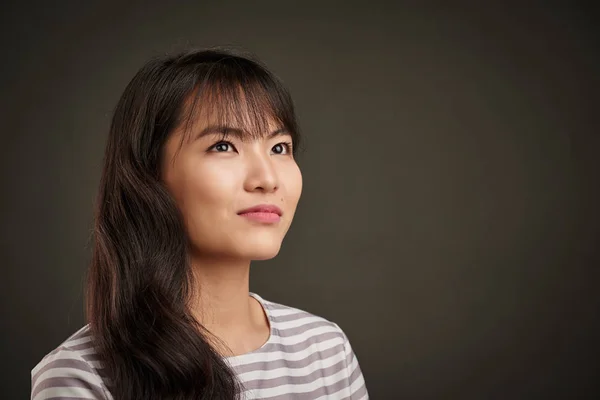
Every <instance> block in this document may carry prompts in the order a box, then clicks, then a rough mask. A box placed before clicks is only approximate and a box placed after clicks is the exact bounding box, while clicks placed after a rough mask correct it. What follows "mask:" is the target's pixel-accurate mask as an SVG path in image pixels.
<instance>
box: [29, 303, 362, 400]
mask: <svg viewBox="0 0 600 400" xmlns="http://www.w3.org/2000/svg"><path fill="white" fill-rule="evenodd" d="M250 295H251V296H252V297H254V298H255V299H256V300H258V301H259V302H260V304H261V305H262V306H263V309H264V311H265V314H266V315H267V318H268V319H269V323H270V326H271V334H270V336H269V339H268V340H267V342H266V343H264V344H263V345H262V346H261V347H260V348H258V349H256V350H254V351H251V352H249V353H245V354H241V355H237V356H232V357H225V358H224V359H225V360H226V361H227V363H228V364H229V365H230V366H231V368H232V369H233V370H234V371H235V373H236V375H237V376H238V378H239V380H240V382H241V383H242V384H243V386H244V388H245V391H244V392H243V394H242V398H243V399H247V400H251V399H270V400H275V399H277V400H280V399H299V400H308V399H311V400H312V399H347V400H368V398H369V395H368V393H367V388H366V386H365V380H364V377H363V374H362V372H361V369H360V366H359V364H358V359H357V357H356V355H355V353H354V351H353V350H352V347H351V346H350V342H349V340H348V337H347V336H346V335H345V333H344V332H343V331H342V330H341V329H340V327H339V326H338V325H337V324H336V323H334V322H330V321H328V320H326V319H325V318H322V317H318V316H316V315H313V314H311V313H308V312H306V311H302V310H300V309H297V308H293V307H288V306H284V305H282V304H277V303H274V302H271V301H268V300H265V299H263V298H262V297H261V296H259V295H258V294H256V293H252V292H251V293H250ZM67 398H68V399H105V400H113V396H112V395H111V393H110V391H109V390H108V385H107V380H106V376H105V374H104V373H103V371H102V366H101V363H100V361H99V360H98V356H97V354H96V353H95V351H94V348H93V346H92V344H91V337H90V330H89V325H85V326H84V327H83V328H81V329H80V330H78V331H77V332H75V333H74V334H73V335H71V336H70V337H69V338H68V339H67V340H65V341H64V342H63V343H62V344H61V345H60V346H58V347H57V348H56V349H55V350H54V351H52V352H50V353H49V354H47V355H46V356H45V357H44V358H43V359H42V360H41V361H40V362H39V363H38V364H37V365H36V366H35V367H34V368H33V370H32V371H31V399H32V400H46V399H67Z"/></svg>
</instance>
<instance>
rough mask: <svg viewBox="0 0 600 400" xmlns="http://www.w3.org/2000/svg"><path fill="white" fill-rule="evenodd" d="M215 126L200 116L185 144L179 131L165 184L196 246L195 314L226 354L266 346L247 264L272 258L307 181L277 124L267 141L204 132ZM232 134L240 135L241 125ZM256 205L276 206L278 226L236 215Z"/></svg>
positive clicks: (166, 154)
mask: <svg viewBox="0 0 600 400" xmlns="http://www.w3.org/2000/svg"><path fill="white" fill-rule="evenodd" d="M213 124H214V121H211V120H210V119H209V118H205V117H202V116H199V117H198V118H197V120H196V121H194V124H193V126H192V128H191V129H192V131H191V135H190V137H189V139H188V140H184V139H186V138H187V136H185V133H184V132H183V130H182V129H179V130H176V131H175V132H173V134H172V135H171V137H170V138H169V139H168V141H167V142H166V144H165V146H164V148H163V160H165V161H164V162H163V165H162V179H163V181H164V184H165V185H166V187H167V189H168V190H169V192H170V193H171V195H172V196H173V198H174V199H175V201H176V203H177V205H178V207H179V209H180V210H181V212H182V214H183V217H184V221H185V225H186V229H187V233H188V235H189V238H190V242H191V245H192V246H191V247H192V250H191V254H190V259H191V266H192V270H193V272H194V276H195V280H196V282H195V285H194V287H195V288H196V289H197V290H196V292H195V294H194V296H193V297H192V299H191V301H190V309H191V310H192V313H193V315H194V316H195V317H196V318H197V319H198V321H199V322H200V323H201V324H202V325H203V326H204V327H205V328H206V329H207V330H208V331H209V332H210V333H212V334H213V335H215V336H216V338H218V339H219V340H220V341H222V342H223V344H224V345H225V346H224V347H223V346H222V344H221V343H218V342H215V343H214V344H215V345H216V346H217V347H218V348H220V350H219V351H221V352H222V353H223V354H224V355H238V354H244V353H247V352H249V351H252V350H255V349H257V348H259V347H261V346H262V345H263V344H264V343H265V342H266V341H267V340H268V338H269V335H270V327H269V322H268V319H267V318H266V315H265V313H264V310H263V309H262V306H261V305H260V304H259V303H258V301H256V300H255V299H254V298H252V297H251V296H250V295H249V276H250V262H251V261H252V260H266V259H270V258H273V257H275V256H276V255H277V254H278V252H279V250H280V248H281V243H282V241H283V238H284V236H285V234H286V233H287V231H288V229H289V227H290V225H291V223H292V219H293V217H294V213H295V211H296V206H297V204H298V200H299V198H300V195H301V192H302V175H301V172H300V169H299V168H298V165H297V164H296V161H295V160H294V157H293V155H292V151H291V150H292V149H291V148H288V147H287V145H286V144H285V143H286V142H289V143H290V144H291V141H292V139H291V136H290V135H289V134H287V133H285V132H282V133H280V134H277V135H275V136H271V135H270V134H271V133H272V132H274V131H277V130H279V129H280V128H282V127H281V126H279V125H277V124H275V123H274V122H273V121H271V122H270V124H269V131H268V132H264V134H263V135H262V137H260V138H258V139H252V138H250V137H249V136H248V135H243V134H242V135H241V137H238V136H237V135H235V134H233V133H232V134H229V135H227V137H226V138H225V141H227V142H229V143H225V142H224V141H223V133H221V132H210V131H209V132H207V133H205V134H203V135H199V133H200V132H202V131H203V130H205V128H207V127H209V126H212V125H213ZM232 128H237V129H240V130H242V131H243V129H241V128H242V127H239V126H232ZM261 133H262V132H261ZM259 204H273V205H277V206H278V207H279V208H280V209H281V210H282V212H283V214H282V216H281V219H280V221H279V222H276V223H274V224H264V223H259V222H254V221H251V220H249V219H247V218H245V217H243V216H240V215H238V212H240V211H241V210H243V209H247V208H249V207H253V206H256V205H259Z"/></svg>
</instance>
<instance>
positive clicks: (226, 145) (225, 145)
mask: <svg viewBox="0 0 600 400" xmlns="http://www.w3.org/2000/svg"><path fill="white" fill-rule="evenodd" d="M233 150H235V147H234V146H233V144H231V143H230V142H227V141H220V142H218V143H215V144H214V145H212V146H211V147H210V148H209V149H208V151H214V152H217V153H227V152H230V151H233Z"/></svg>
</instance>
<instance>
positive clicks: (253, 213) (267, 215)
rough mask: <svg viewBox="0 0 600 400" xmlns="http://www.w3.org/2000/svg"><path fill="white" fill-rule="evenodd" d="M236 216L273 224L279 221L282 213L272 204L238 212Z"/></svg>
mask: <svg viewBox="0 0 600 400" xmlns="http://www.w3.org/2000/svg"><path fill="white" fill-rule="evenodd" d="M238 215H239V216H241V217H244V218H247V219H249V220H251V221H256V222H262V223H271V224H272V223H275V222H278V221H279V220H280V219H281V216H282V215H283V212H282V211H281V209H280V208H279V207H277V206H275V205H272V204H260V205H258V206H254V207H250V208H247V209H245V210H242V211H240V212H238Z"/></svg>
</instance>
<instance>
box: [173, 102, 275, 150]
mask: <svg viewBox="0 0 600 400" xmlns="http://www.w3.org/2000/svg"><path fill="white" fill-rule="evenodd" d="M182 118H183V121H182V122H183V123H182V124H181V125H182V127H183V129H184V132H185V136H187V137H188V139H191V140H193V139H194V138H195V137H196V136H197V135H198V134H199V133H200V132H202V131H204V130H206V129H207V128H211V127H213V128H230V129H233V130H236V131H239V132H241V133H243V135H244V136H245V137H248V138H260V137H264V136H265V135H268V134H270V133H272V132H273V131H274V130H278V129H282V128H287V127H285V126H284V124H283V123H282V121H281V119H280V118H279V117H278V116H277V112H276V110H275V109H274V107H273V106H272V104H270V103H269V102H268V101H266V100H265V99H262V98H257V97H256V96H248V95H247V94H246V93H245V92H243V91H239V92H238V95H237V96H236V97H232V96H223V95H220V96H219V95H217V94H216V93H204V94H203V95H202V94H201V95H198V94H195V95H194V96H192V97H191V98H190V99H188V101H186V104H185V107H184V112H183V115H182ZM222 130H223V129H222ZM223 133H225V132H223Z"/></svg>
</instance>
